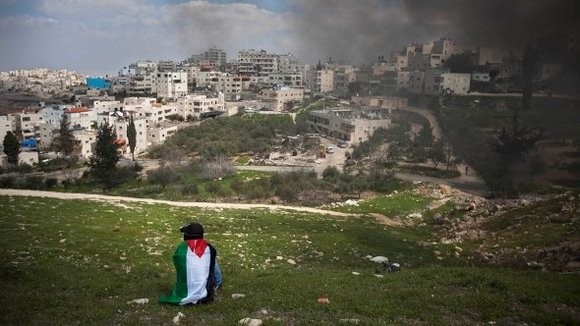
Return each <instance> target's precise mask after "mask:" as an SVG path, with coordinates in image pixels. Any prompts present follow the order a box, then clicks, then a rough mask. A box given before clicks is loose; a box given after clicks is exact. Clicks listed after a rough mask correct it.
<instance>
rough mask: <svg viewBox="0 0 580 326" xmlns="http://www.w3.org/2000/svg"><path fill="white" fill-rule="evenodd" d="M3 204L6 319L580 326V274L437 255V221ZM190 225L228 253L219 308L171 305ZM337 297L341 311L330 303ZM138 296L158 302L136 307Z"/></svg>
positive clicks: (0, 318) (0, 272)
mask: <svg viewBox="0 0 580 326" xmlns="http://www.w3.org/2000/svg"><path fill="white" fill-rule="evenodd" d="M393 200H396V197H395V198H394V199H393ZM380 204H381V205H385V206H388V205H390V204H393V203H390V202H388V200H386V199H385V200H383V201H381V203H380ZM0 205H1V206H2V218H1V219H0V281H1V282H2V287H0V298H2V299H1V302H0V304H1V306H2V309H1V311H2V313H1V315H0V324H3V325H7V324H59V325H62V324H73V323H80V324H101V325H102V324H150V325H160V324H172V318H173V317H174V316H175V315H176V314H177V313H178V312H182V313H183V314H185V316H186V317H185V318H184V319H183V320H182V324H195V325H234V324H237V322H238V320H240V319H242V318H245V317H252V318H260V319H262V320H264V323H265V325H288V324H292V325H295V324H300V325H313V324H328V325H335V324H338V323H340V322H341V320H342V319H357V320H358V321H359V325H360V324H365V325H379V324H403V325H416V324H420V325H434V324H440V325H450V324H456V325H464V324H477V323H480V324H487V323H488V322H491V321H494V322H497V324H518V323H528V324H573V323H578V322H580V320H579V319H578V309H579V307H578V303H579V302H580V285H579V282H577V281H578V275H577V274H557V273H549V272H540V271H530V270H528V271H522V270H510V269H503V268H484V267H481V266H480V267H478V266H474V265H473V263H472V262H471V260H468V259H467V258H466V257H467V254H466V253H464V254H462V255H460V256H459V257H455V256H454V255H453V254H452V250H453V245H443V244H440V243H437V244H435V245H433V246H429V247H426V246H425V245H424V242H425V241H434V239H432V231H433V230H431V229H430V226H429V225H427V226H425V227H421V228H393V227H388V226H385V225H382V224H377V223H376V222H375V221H374V220H372V219H369V218H365V217H349V218H344V217H340V218H339V217H332V216H317V215H311V214H301V213H295V212H284V211H277V212H271V211H266V210H255V211H242V210H239V211H236V210H221V209H215V210H201V209H192V208H176V207H169V206H163V205H147V204H134V203H130V204H129V203H105V202H89V201H79V200H70V201H59V200H52V199H40V198H18V197H0ZM381 211H382V212H388V211H389V210H388V209H385V210H381ZM190 220H197V221H200V222H201V223H203V224H204V226H205V228H206V238H207V239H208V240H209V241H210V242H212V243H213V244H214V245H215V246H216V248H217V250H218V256H219V261H220V265H221V267H222V271H223V274H224V284H223V287H222V288H221V289H220V290H218V294H217V299H216V301H215V302H214V303H212V304H210V305H204V306H189V307H173V306H164V305H163V306H162V305H159V304H157V303H156V299H157V296H158V295H160V294H163V293H168V292H169V291H170V289H171V287H172V285H173V282H174V273H173V266H172V263H171V254H172V252H173V250H174V248H175V246H176V245H177V244H178V243H179V242H180V235H181V234H180V233H179V232H178V231H177V229H178V227H179V226H180V225H181V224H182V223H183V222H186V221H190ZM434 250H437V251H441V254H440V256H439V257H440V258H439V259H438V258H436V255H434V254H433V251H434ZM367 255H384V256H387V257H389V258H390V259H391V261H394V262H399V263H400V264H401V265H402V270H401V271H400V272H398V273H391V274H385V273H382V274H377V275H378V276H377V275H375V268H376V266H375V264H374V263H371V262H369V260H368V259H366V258H365V256H367ZM277 256H281V257H282V259H280V260H279V259H277ZM288 259H292V260H294V261H295V262H296V265H292V264H290V263H288V262H287V260H288ZM353 272H357V273H360V274H359V275H355V274H353ZM233 293H244V294H245V295H246V296H245V298H241V299H232V298H231V295H232V294H233ZM323 295H327V296H328V298H329V300H330V303H329V304H327V305H320V304H318V303H317V299H318V298H319V297H320V296H323ZM137 298H149V300H150V301H149V303H148V304H144V305H134V304H128V303H127V302H128V301H130V300H133V299H137Z"/></svg>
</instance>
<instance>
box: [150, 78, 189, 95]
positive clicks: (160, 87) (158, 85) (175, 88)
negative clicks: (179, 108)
mask: <svg viewBox="0 0 580 326" xmlns="http://www.w3.org/2000/svg"><path fill="white" fill-rule="evenodd" d="M155 89H156V92H157V97H161V98H164V99H177V98H180V97H183V96H185V95H187V73H186V72H158V73H157V79H156V81H155Z"/></svg>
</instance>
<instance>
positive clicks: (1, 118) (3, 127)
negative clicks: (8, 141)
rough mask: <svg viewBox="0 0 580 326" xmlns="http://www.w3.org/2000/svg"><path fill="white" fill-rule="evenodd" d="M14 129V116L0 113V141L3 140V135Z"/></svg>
mask: <svg viewBox="0 0 580 326" xmlns="http://www.w3.org/2000/svg"><path fill="white" fill-rule="evenodd" d="M15 129H16V124H15V122H14V116H13V115H11V114H9V115H0V141H4V137H6V134H7V133H8V132H9V131H12V132H14V130H15Z"/></svg>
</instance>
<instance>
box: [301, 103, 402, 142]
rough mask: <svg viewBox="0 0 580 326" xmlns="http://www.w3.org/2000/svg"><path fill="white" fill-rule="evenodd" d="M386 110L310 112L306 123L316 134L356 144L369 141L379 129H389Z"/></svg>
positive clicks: (339, 109)
mask: <svg viewBox="0 0 580 326" xmlns="http://www.w3.org/2000/svg"><path fill="white" fill-rule="evenodd" d="M387 114H388V110H386V109H383V108H378V107H374V108H371V107H363V108H335V109H330V110H321V111H311V112H310V113H309V116H308V123H309V125H310V126H311V128H312V129H313V130H314V131H316V132H318V133H321V134H322V133H323V134H326V135H328V136H329V137H334V138H338V139H342V140H344V141H347V142H350V143H351V144H358V143H360V142H363V141H366V140H368V139H369V137H370V136H372V135H373V133H374V132H375V131H376V130H377V129H379V128H389V127H390V126H391V119H389V118H388V116H387Z"/></svg>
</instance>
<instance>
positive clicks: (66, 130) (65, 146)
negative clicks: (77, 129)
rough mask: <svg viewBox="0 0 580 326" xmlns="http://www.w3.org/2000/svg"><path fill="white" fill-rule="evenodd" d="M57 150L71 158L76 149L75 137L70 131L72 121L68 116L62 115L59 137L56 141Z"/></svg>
mask: <svg viewBox="0 0 580 326" xmlns="http://www.w3.org/2000/svg"><path fill="white" fill-rule="evenodd" d="M55 147H56V150H57V151H59V152H61V153H63V154H64V156H69V155H70V154H71V153H72V152H73V150H74V148H75V137H74V135H73V133H72V130H71V129H70V120H69V117H68V115H67V114H63V115H62V119H60V126H59V129H58V136H57V138H56V141H55Z"/></svg>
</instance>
